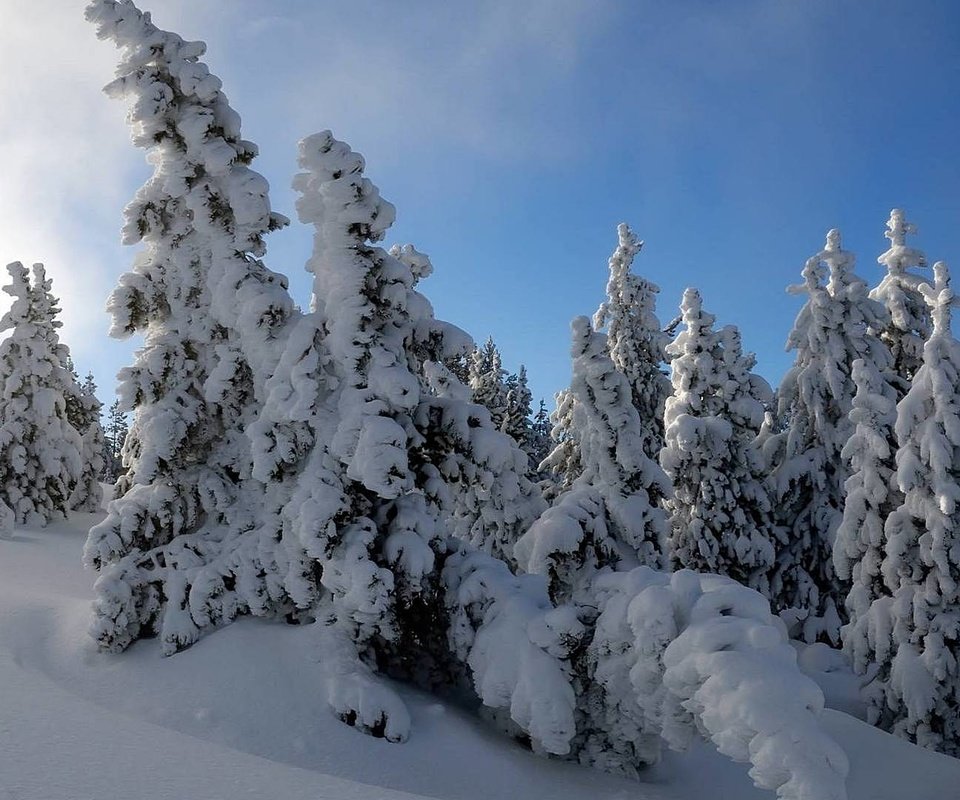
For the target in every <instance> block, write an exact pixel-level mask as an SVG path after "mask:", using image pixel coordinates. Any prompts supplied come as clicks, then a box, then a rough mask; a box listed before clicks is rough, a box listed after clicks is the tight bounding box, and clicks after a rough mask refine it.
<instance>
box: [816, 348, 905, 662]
mask: <svg viewBox="0 0 960 800" xmlns="http://www.w3.org/2000/svg"><path fill="white" fill-rule="evenodd" d="M853 381H854V384H855V385H856V388H857V393H856V395H855V396H854V398H853V408H852V409H851V410H850V421H851V422H852V423H853V424H854V426H855V427H854V430H853V433H852V435H851V436H850V438H849V439H848V440H847V443H846V444H845V445H844V447H843V451H842V455H843V458H844V460H845V461H846V462H847V463H848V464H849V465H850V466H849V468H850V477H849V478H848V479H847V482H846V486H845V491H846V500H845V502H844V507H843V518H842V520H841V522H840V526H839V527H838V528H837V538H836V541H835V542H834V547H833V564H834V568H835V569H836V574H837V577H838V578H839V579H840V580H841V581H844V582H848V583H849V586H850V590H849V592H848V594H847V596H846V598H845V599H844V606H845V608H846V612H847V619H848V623H847V624H846V625H844V626H843V628H842V629H841V635H842V639H843V647H844V650H845V651H846V652H847V654H848V655H849V656H850V658H851V660H852V662H853V666H854V669H855V671H856V672H857V673H859V674H864V673H866V672H867V671H868V670H869V669H870V666H871V664H872V662H873V661H874V659H875V652H874V648H875V643H874V634H875V629H874V626H873V620H872V619H871V618H870V615H869V610H870V606H871V603H873V602H874V601H875V600H877V599H879V598H882V597H889V594H890V592H889V590H888V589H887V588H886V586H885V585H884V582H883V575H882V571H881V564H882V562H883V558H884V553H885V550H886V547H885V541H884V526H885V524H886V522H887V518H888V517H889V516H890V514H891V512H893V511H894V510H895V509H896V508H897V507H899V506H900V505H901V503H902V502H903V495H902V494H901V493H900V491H899V489H898V488H897V484H896V479H895V473H896V464H895V462H894V457H895V454H896V451H897V442H896V437H895V434H894V424H895V422H896V418H897V410H896V402H897V393H898V385H899V381H897V380H896V378H895V376H892V375H891V374H889V373H886V374H885V373H882V372H880V370H878V369H877V367H876V365H875V364H873V363H872V362H870V361H867V360H865V359H857V360H856V361H854V362H853Z"/></svg>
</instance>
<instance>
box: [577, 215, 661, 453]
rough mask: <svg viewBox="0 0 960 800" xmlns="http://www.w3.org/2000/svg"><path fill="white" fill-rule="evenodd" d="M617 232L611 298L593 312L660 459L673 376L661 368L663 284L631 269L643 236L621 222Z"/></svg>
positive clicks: (647, 444)
mask: <svg viewBox="0 0 960 800" xmlns="http://www.w3.org/2000/svg"><path fill="white" fill-rule="evenodd" d="M617 235H618V237H619V243H618V245H617V249H616V250H614V251H613V255H611V256H610V277H609V279H608V281H607V299H606V300H604V301H603V303H601V305H600V308H599V309H597V313H596V314H594V316H593V325H594V327H595V328H596V329H597V330H604V329H605V330H606V334H607V345H608V347H609V349H610V358H612V359H613V363H614V366H615V367H616V368H617V369H618V370H620V372H622V373H623V374H624V375H625V376H626V378H627V381H628V382H629V384H630V391H631V393H632V395H633V404H634V406H635V407H636V409H637V413H638V414H639V415H640V424H641V425H642V426H643V436H644V438H643V451H644V452H645V453H646V454H647V456H648V457H650V458H652V459H657V458H659V457H660V449H661V448H662V447H663V404H664V401H665V400H666V399H667V396H668V395H669V394H670V381H669V379H668V378H667V376H666V375H665V374H664V372H663V363H664V361H666V353H665V351H664V348H665V347H666V345H667V341H668V339H667V336H666V335H665V334H664V333H663V330H662V327H661V325H660V320H659V319H658V318H657V314H656V301H657V294H658V293H659V291H660V289H659V287H657V286H656V285H655V284H653V283H651V282H650V281H648V280H647V279H646V278H641V277H640V276H639V275H634V274H632V273H631V272H630V267H631V266H632V264H633V259H634V258H635V257H636V255H637V253H639V252H640V249H641V248H642V247H643V242H641V241H639V240H638V239H637V237H636V236H635V235H634V234H633V232H632V231H631V230H630V228H629V227H628V226H627V225H626V224H623V223H621V224H620V225H619V226H618V227H617Z"/></svg>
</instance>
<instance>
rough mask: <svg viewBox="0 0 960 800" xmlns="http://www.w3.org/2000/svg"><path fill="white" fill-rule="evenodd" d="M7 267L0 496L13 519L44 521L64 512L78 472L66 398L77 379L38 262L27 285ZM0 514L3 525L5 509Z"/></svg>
mask: <svg viewBox="0 0 960 800" xmlns="http://www.w3.org/2000/svg"><path fill="white" fill-rule="evenodd" d="M7 272H8V273H9V274H10V284H9V285H7V286H5V287H4V288H3V291H4V292H6V293H7V294H8V295H10V296H11V297H12V298H13V303H12V304H11V306H10V309H9V310H8V311H7V313H6V314H4V315H3V318H2V319H0V331H9V332H10V335H9V336H8V337H7V338H6V339H4V340H3V342H0V377H2V387H3V393H2V395H0V502H2V503H3V505H4V507H5V508H7V509H9V511H11V512H12V515H13V516H12V520H13V521H14V522H16V523H18V524H21V525H22V524H26V525H40V526H42V525H46V524H47V523H48V522H49V521H51V520H55V519H63V518H64V517H65V516H66V513H67V511H68V510H69V508H70V498H71V495H72V493H73V492H74V489H75V487H76V485H77V482H78V480H79V479H80V476H81V471H82V469H81V457H80V451H81V449H82V447H83V443H82V441H81V438H80V434H79V433H78V432H77V430H76V429H75V428H74V427H73V426H72V425H71V424H70V420H69V418H68V416H67V403H66V396H67V395H68V394H69V393H70V392H71V391H72V390H73V387H75V385H76V384H75V383H74V381H73V378H72V377H71V375H70V371H69V369H68V368H67V366H66V364H67V362H68V359H69V356H70V354H69V351H68V350H67V347H66V345H64V344H62V343H61V342H60V337H59V335H58V333H57V331H58V329H59V328H60V326H61V324H62V323H61V322H60V321H59V320H58V319H57V314H59V312H60V308H59V306H58V305H57V300H56V298H55V297H53V295H52V294H51V293H50V287H51V282H50V279H49V278H47V277H46V274H45V272H44V268H43V265H42V264H34V265H33V282H32V284H31V281H30V273H29V272H28V271H27V269H26V267H24V266H23V264H21V263H20V262H15V263H13V264H9V265H8V266H7ZM0 511H3V509H0ZM0 516H2V517H3V518H4V519H5V523H4V526H5V527H6V528H8V529H9V527H10V522H11V519H10V515H9V514H7V513H6V512H4V513H2V514H0Z"/></svg>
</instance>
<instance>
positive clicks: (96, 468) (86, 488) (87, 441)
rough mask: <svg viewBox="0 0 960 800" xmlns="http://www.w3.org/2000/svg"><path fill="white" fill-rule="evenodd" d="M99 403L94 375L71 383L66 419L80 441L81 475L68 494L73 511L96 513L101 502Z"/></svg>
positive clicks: (102, 459) (102, 454) (101, 448)
mask: <svg viewBox="0 0 960 800" xmlns="http://www.w3.org/2000/svg"><path fill="white" fill-rule="evenodd" d="M102 405H103V404H102V403H101V402H100V401H99V400H98V399H97V385H96V383H94V380H93V373H88V374H87V377H86V378H85V379H84V381H83V384H82V385H77V383H74V384H73V385H72V386H71V387H70V392H69V395H68V398H67V417H68V419H70V424H71V425H73V427H74V428H76V430H77V432H78V433H79V434H80V436H81V438H82V440H83V447H82V449H81V452H80V462H81V474H80V479H79V480H78V481H77V485H76V486H75V487H74V489H73V492H72V493H71V495H70V508H71V509H72V510H74V511H87V512H91V511H99V510H100V503H101V501H102V500H103V490H102V489H101V488H100V476H101V475H102V474H103V470H104V465H105V461H104V450H105V443H104V434H103V426H102V425H101V424H100V409H101V408H102Z"/></svg>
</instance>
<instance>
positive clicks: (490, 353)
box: [469, 336, 508, 428]
mask: <svg viewBox="0 0 960 800" xmlns="http://www.w3.org/2000/svg"><path fill="white" fill-rule="evenodd" d="M469 370H470V371H469V380H470V389H471V391H472V392H473V402H475V403H479V404H480V405H482V406H483V407H484V408H486V409H487V410H488V411H489V412H490V418H491V419H492V420H493V424H494V426H496V427H497V428H501V427H502V426H503V424H504V422H505V420H506V416H507V391H508V389H507V385H506V378H507V371H506V370H505V369H504V368H503V357H502V356H501V355H500V349H499V348H498V347H497V345H496V343H495V342H494V341H493V337H492V336H490V337H488V338H487V341H486V342H484V344H483V346H482V347H478V348H476V349H475V350H474V351H473V353H472V354H471V355H470V363H469Z"/></svg>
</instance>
